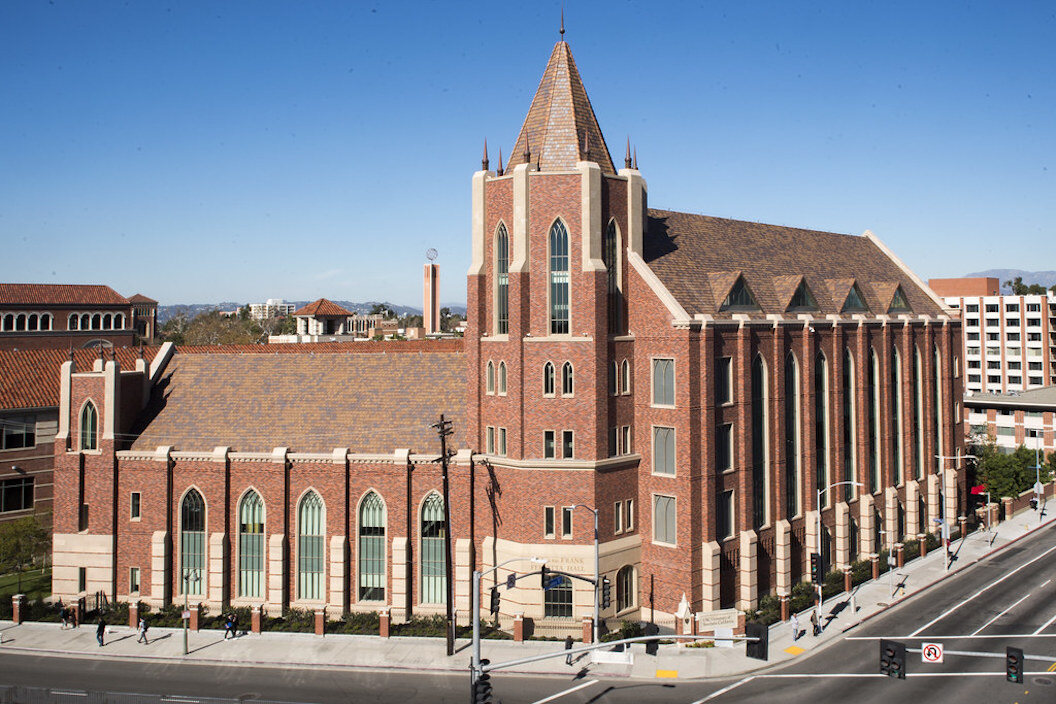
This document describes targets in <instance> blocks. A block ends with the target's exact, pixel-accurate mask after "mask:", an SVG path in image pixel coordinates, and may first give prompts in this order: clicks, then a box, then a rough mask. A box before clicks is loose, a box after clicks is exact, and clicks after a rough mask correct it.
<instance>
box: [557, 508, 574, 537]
mask: <svg viewBox="0 0 1056 704" xmlns="http://www.w3.org/2000/svg"><path fill="white" fill-rule="evenodd" d="M575 514H576V507H575V506H562V507H561V539H562V540H572V539H573V538H574V537H575V535H576V527H575V518H576V516H575Z"/></svg>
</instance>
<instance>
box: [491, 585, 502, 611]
mask: <svg viewBox="0 0 1056 704" xmlns="http://www.w3.org/2000/svg"><path fill="white" fill-rule="evenodd" d="M499 599H500V597H499V588H498V587H492V588H491V613H492V615H494V614H497V613H499Z"/></svg>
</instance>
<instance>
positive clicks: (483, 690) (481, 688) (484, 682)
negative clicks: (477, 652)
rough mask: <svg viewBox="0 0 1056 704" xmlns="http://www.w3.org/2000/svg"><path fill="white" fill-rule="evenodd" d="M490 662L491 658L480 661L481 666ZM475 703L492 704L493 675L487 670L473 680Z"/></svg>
mask: <svg viewBox="0 0 1056 704" xmlns="http://www.w3.org/2000/svg"><path fill="white" fill-rule="evenodd" d="M490 664H491V661H490V660H481V661H480V665H481V667H484V666H485V665H490ZM473 703H474V704H491V675H489V674H488V673H486V672H481V673H480V674H479V675H477V678H476V679H475V680H473Z"/></svg>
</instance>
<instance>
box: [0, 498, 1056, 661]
mask: <svg viewBox="0 0 1056 704" xmlns="http://www.w3.org/2000/svg"><path fill="white" fill-rule="evenodd" d="M1050 513H1051V514H1053V515H1047V516H1043V517H1042V520H1040V521H1039V516H1038V514H1037V513H1035V512H1033V511H1026V512H1022V513H1020V514H1019V515H1017V516H1014V517H1013V518H1011V519H1009V520H1007V521H1005V522H1004V523H1002V524H1000V525H999V526H998V527H997V528H996V530H995V531H994V533H990V534H988V533H986V532H984V531H977V532H975V533H972V534H970V535H968V536H967V537H966V538H964V539H963V540H958V541H956V542H955V543H954V544H953V545H952V546H951V550H952V552H953V554H954V555H955V557H956V559H955V561H954V562H953V565H952V566H951V568H950V574H953V573H954V572H956V571H959V570H963V569H965V568H966V567H968V566H969V565H971V564H974V563H975V562H977V561H979V560H980V559H982V558H983V557H985V556H986V555H988V554H989V553H991V552H992V551H994V550H999V549H1001V548H1002V547H1004V546H1006V545H1008V544H1009V543H1011V542H1013V541H1015V540H1018V539H1019V538H1021V537H1023V536H1024V535H1026V534H1028V533H1029V532H1031V531H1034V530H1037V529H1038V528H1039V527H1040V526H1042V525H1048V524H1050V523H1051V522H1052V521H1053V520H1056V511H1053V512H1050ZM945 576H947V574H946V572H945V570H944V564H943V555H942V551H941V550H935V551H932V552H930V553H929V554H928V555H927V557H925V558H923V559H917V560H914V561H913V562H911V563H909V564H908V565H906V567H905V568H903V569H901V570H897V571H896V574H895V575H894V579H893V580H892V576H889V575H887V574H882V575H881V576H880V579H878V580H875V581H870V582H866V583H864V584H861V585H859V586H858V587H857V588H856V589H855V590H854V592H853V593H852V594H850V595H848V594H843V595H840V596H839V597H835V598H832V599H830V600H829V601H828V602H827V603H826V604H825V605H824V606H823V607H822V619H823V623H824V624H825V630H824V632H823V633H822V635H821V636H819V637H817V638H815V637H813V636H812V635H810V634H809V631H810V618H809V617H810V611H809V610H808V611H807V612H804V613H801V614H800V615H799V621H800V630H801V631H805V632H806V633H807V634H806V635H804V636H802V637H800V638H799V639H798V640H797V641H796V642H795V643H793V640H792V632H791V627H790V626H789V624H788V622H785V623H778V624H775V625H774V626H772V627H771V629H770V651H769V653H770V660H769V662H762V661H759V660H752V659H748V658H747V657H745V655H744V647H743V646H735V647H732V648H718V647H716V648H687V647H684V646H682V645H675V644H672V645H662V646H660V652H659V655H657V656H655V657H653V656H648V655H646V654H645V651H644V646H643V645H640V644H636V645H633V646H631V652H632V654H633V663H632V664H629V665H628V664H594V665H590V656H589V655H584V656H581V657H580V658H579V659H578V660H577V662H576V663H575V665H573V666H572V667H569V666H567V665H566V664H565V659H564V654H565V653H564V650H563V644H562V643H560V642H554V641H527V642H524V643H514V642H513V641H492V640H486V641H484V642H483V656H484V657H485V658H489V659H490V660H491V662H492V663H493V664H497V663H501V662H507V661H511V660H517V659H520V658H525V657H529V656H532V655H538V654H543V653H549V652H556V653H559V654H560V657H556V658H553V659H549V660H544V661H542V662H536V663H529V664H524V665H519V666H515V667H513V668H510V670H509V671H512V672H519V673H528V674H541V675H569V674H570V673H574V672H576V671H578V670H579V669H580V668H582V667H585V666H587V665H590V669H591V671H592V672H594V673H596V674H605V675H606V676H610V677H632V678H649V679H652V678H656V677H662V678H667V677H676V678H679V679H694V678H706V677H727V676H733V675H737V674H742V673H746V672H751V671H754V670H759V669H761V668H764V667H772V666H774V665H775V664H782V663H788V662H791V661H794V660H795V659H796V658H800V657H803V656H805V655H806V654H809V653H810V652H812V651H816V650H818V649H820V648H824V647H825V646H826V645H828V644H830V643H832V642H834V641H836V640H837V639H838V638H839V636H840V635H841V634H842V633H844V632H845V631H847V630H848V629H850V628H853V627H854V626H856V625H858V624H859V623H861V622H862V621H864V620H866V619H869V618H871V617H873V616H875V615H876V614H878V613H881V612H882V611H885V610H886V609H888V608H891V607H892V606H894V605H896V604H897V603H899V602H900V601H902V600H903V599H905V598H906V597H908V596H911V595H913V594H916V593H918V592H920V591H921V590H923V589H926V588H927V587H928V586H930V585H931V584H933V583H935V582H937V581H939V580H941V579H943V578H944V577H945ZM892 581H893V582H894V584H896V585H901V588H900V589H899V590H898V591H897V593H896V594H895V595H892V588H891V585H892ZM111 631H112V632H111V633H110V634H109V635H108V636H107V638H106V645H105V646H104V647H102V648H100V647H99V646H98V644H97V643H96V640H95V627H94V626H93V625H91V624H87V625H85V626H82V627H81V628H78V629H75V630H73V629H69V630H63V629H62V628H61V626H60V624H57V623H24V624H21V625H15V624H14V623H12V622H10V621H6V622H2V621H0V635H2V642H0V657H2V655H3V653H4V652H5V651H8V652H19V653H35V654H39V655H47V654H56V655H65V656H71V657H88V658H95V657H100V656H105V657H107V658H110V659H114V658H121V659H126V658H127V659H132V660H145V661H146V660H149V661H164V662H180V661H188V662H202V663H210V664H221V665H223V664H230V665H238V666H243V667H244V666H260V667H283V668H288V667H291V666H293V667H315V668H336V669H342V668H364V669H386V670H390V669H396V670H400V669H406V670H415V671H430V670H431V671H454V672H465V671H467V670H468V665H469V657H470V653H469V641H467V640H459V641H458V643H457V648H458V650H457V652H456V654H455V655H454V656H452V657H450V658H448V657H447V656H446V655H445V650H444V642H443V640H442V639H437V638H412V637H405V638H404V637H393V638H387V639H383V638H380V637H377V636H352V635H327V636H324V637H319V636H315V635H311V634H301V633H263V634H259V635H255V634H247V635H243V636H240V637H239V638H237V639H235V640H229V641H226V642H225V641H224V640H223V632H222V631H211V630H210V631H199V632H196V633H195V632H192V633H190V634H189V651H190V652H189V654H188V655H186V656H184V655H183V632H182V630H180V629H171V628H152V629H151V630H150V644H149V645H143V644H141V643H137V642H136V640H137V635H136V633H135V631H134V630H133V629H131V628H128V627H127V626H111Z"/></svg>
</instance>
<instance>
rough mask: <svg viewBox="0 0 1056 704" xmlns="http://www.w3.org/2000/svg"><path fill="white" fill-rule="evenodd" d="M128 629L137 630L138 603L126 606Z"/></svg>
mask: <svg viewBox="0 0 1056 704" xmlns="http://www.w3.org/2000/svg"><path fill="white" fill-rule="evenodd" d="M128 627H129V628H139V602H138V601H137V602H134V603H132V604H129V605H128Z"/></svg>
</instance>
